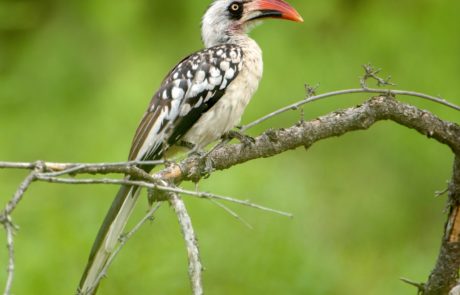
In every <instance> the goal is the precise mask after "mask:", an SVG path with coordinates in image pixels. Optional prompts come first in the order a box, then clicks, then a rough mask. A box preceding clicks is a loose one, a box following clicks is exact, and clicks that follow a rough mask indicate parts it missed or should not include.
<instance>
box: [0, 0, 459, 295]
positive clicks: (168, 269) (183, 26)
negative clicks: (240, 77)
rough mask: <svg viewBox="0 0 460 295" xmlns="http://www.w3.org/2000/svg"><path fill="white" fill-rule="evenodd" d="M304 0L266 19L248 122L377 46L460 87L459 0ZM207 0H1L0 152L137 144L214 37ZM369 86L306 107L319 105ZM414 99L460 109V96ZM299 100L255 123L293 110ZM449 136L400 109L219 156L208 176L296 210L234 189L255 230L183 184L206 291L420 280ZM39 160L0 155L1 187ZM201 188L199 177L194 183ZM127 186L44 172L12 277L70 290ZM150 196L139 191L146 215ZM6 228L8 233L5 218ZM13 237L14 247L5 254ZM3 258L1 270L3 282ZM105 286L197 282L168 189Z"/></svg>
mask: <svg viewBox="0 0 460 295" xmlns="http://www.w3.org/2000/svg"><path fill="white" fill-rule="evenodd" d="M291 3H292V4H293V5H294V6H295V7H296V8H297V9H298V11H299V12H300V13H301V14H302V16H303V17H304V19H305V23H303V24H296V23H291V22H283V21H277V20H270V21H266V22H265V24H264V25H263V26H261V27H258V28H256V29H255V30H254V32H253V33H252V36H253V37H254V38H255V39H256V40H257V41H258V42H259V44H260V46H261V47H262V49H263V50H264V60H265V73H264V79H263V81H262V83H261V85H260V88H259V91H258V93H257V94H256V96H255V97H254V99H253V101H252V102H251V104H250V105H249V107H248V109H247V112H246V113H245V115H244V117H243V123H248V122H250V121H252V120H254V119H257V118H258V117H260V116H262V115H264V114H266V113H268V112H270V111H273V110H275V109H277V108H279V107H282V106H285V105H287V104H289V103H292V102H295V101H298V100H300V99H302V98H303V97H304V95H305V91H304V83H305V82H308V83H310V84H316V83H320V85H321V86H320V89H319V91H320V92H326V91H330V90H337V89H343V88H352V87H357V86H358V85H359V76H360V75H361V74H362V70H361V65H362V64H364V63H368V62H371V63H373V64H374V65H376V66H379V67H382V68H383V69H384V72H383V74H384V75H389V74H391V75H392V76H393V80H394V81H395V82H396V83H397V84H398V87H397V88H401V89H408V90H417V91H421V92H427V93H430V94H434V95H442V96H443V97H445V98H447V99H449V100H451V101H452V102H455V103H457V104H459V103H460V98H459V89H458V82H459V81H460V35H459V19H458V12H459V11H460V1H438V0H397V1H396V0H385V1H383V0H374V1H364V0H330V1H305V0H304V1H300V0H292V1H291ZM208 4H209V1H208V0H199V1H198V0H193V1H190V0H174V1H153V0H138V1H120V2H118V1H108V0H81V1H62V0H61V1H59V0H47V1H28V0H11V1H6V0H2V1H0V126H1V132H0V160H3V161H34V160H37V159H41V160H47V161H64V162H108V161H123V160H125V159H126V156H127V153H128V150H129V145H130V141H131V138H132V136H133V133H134V130H135V128H136V125H137V124H138V122H139V119H140V117H141V115H142V114H143V112H144V110H145V108H146V106H147V103H148V101H149V100H150V97H151V95H152V94H153V92H154V91H155V90H156V88H157V86H158V85H159V83H160V81H161V79H162V78H163V76H164V75H165V74H166V73H167V72H168V71H169V70H170V69H171V67H172V66H174V65H175V64H176V62H177V61H179V59H181V58H182V57H183V56H185V55H187V54H189V53H191V52H192V51H195V50H198V49H200V48H201V46H202V45H201V42H200V38H199V22H200V17H201V15H202V13H203V11H204V10H205V9H206V7H207V5H208ZM365 99H366V96H362V95H361V96H359V95H355V96H348V97H336V98H330V99H328V100H324V101H321V102H317V103H313V104H310V105H308V106H307V107H306V108H305V111H306V117H307V118H309V119H311V118H315V117H316V116H318V115H321V114H325V113H327V112H329V111H333V110H337V109H340V108H345V107H348V106H353V105H355V104H358V103H360V102H362V101H363V100H365ZM401 100H403V101H406V102H410V103H413V104H415V105H417V106H419V107H421V108H426V109H428V110H430V111H432V112H434V113H436V114H437V115H439V116H441V117H443V118H445V119H448V120H452V121H455V122H457V123H459V122H460V120H459V113H458V112H455V111H452V110H449V109H447V108H446V107H443V106H440V105H437V104H433V103H430V102H424V101H421V100H420V99H412V98H406V97H404V98H402V97H401ZM298 119H299V114H298V112H291V113H287V114H284V115H282V116H279V117H276V118H274V119H271V120H270V121H268V122H265V123H264V124H262V125H260V126H258V127H257V128H255V129H253V130H251V131H250V132H249V133H250V134H251V135H257V134H259V133H260V132H262V131H263V130H265V129H268V128H271V127H274V128H276V127H286V126H290V125H292V124H294V123H295V122H296V121H297V120H298ZM452 160H453V156H452V154H451V152H450V150H449V149H448V148H447V147H445V146H442V145H440V144H438V143H436V142H435V141H433V140H429V139H427V138H425V137H423V136H420V135H419V134H417V133H416V132H414V131H412V130H408V129H406V128H402V127H400V126H397V125H396V124H394V123H392V122H380V123H378V124H376V125H375V126H374V127H372V128H371V130H369V131H365V132H355V133H350V134H347V135H346V136H343V137H340V138H333V139H328V140H325V141H323V142H320V143H318V144H315V145H314V146H313V147H312V148H310V149H309V150H308V151H305V150H304V149H298V150H296V151H291V152H287V153H284V154H283V155H279V156H277V157H274V158H270V159H260V160H257V161H252V162H250V163H246V164H244V165H240V166H237V167H234V168H232V169H231V170H228V171H222V172H217V173H214V174H213V175H212V177H211V178H209V179H207V180H204V181H202V182H201V183H200V189H201V190H205V191H211V192H214V193H218V194H224V195H229V196H234V197H240V198H245V199H246V198H250V199H251V200H252V201H254V202H257V203H260V204H263V205H267V206H270V207H274V208H277V209H280V210H285V211H289V212H292V213H293V214H294V215H295V218H294V219H288V218H283V217H280V216H277V215H272V214H268V213H265V212H259V211H255V210H252V209H249V208H244V207H239V206H233V205H229V206H230V207H231V208H233V209H234V210H235V211H237V212H238V213H239V214H240V215H241V216H242V217H243V218H244V219H246V220H247V221H248V222H249V223H250V224H251V225H252V226H253V227H254V229H253V230H249V229H248V228H246V227H244V226H243V225H242V224H240V223H239V222H237V221H236V220H235V219H234V218H232V217H231V216H229V215H228V214H227V213H226V212H224V211H223V210H221V209H220V208H218V207H217V206H215V205H213V204H212V203H210V202H208V201H204V200H194V199H189V198H186V203H187V205H188V206H189V210H190V213H191V216H192V219H193V221H194V225H195V229H196V232H197V234H198V237H199V242H200V246H201V251H202V260H203V264H204V266H205V267H206V271H205V273H204V284H205V289H206V290H207V294H415V292H416V291H415V289H414V288H413V287H410V286H408V285H405V284H403V283H401V282H400V281H399V277H402V276H403V277H408V278H411V279H413V280H416V281H425V280H426V278H427V277H428V275H429V272H430V271H431V269H432V267H433V266H434V262H435V259H436V257H437V252H438V248H439V244H440V240H441V233H442V229H443V224H444V221H445V213H444V212H443V209H444V208H445V203H446V202H445V197H441V198H435V197H434V192H435V191H436V190H441V189H443V188H445V187H446V181H447V180H448V179H449V178H450V172H451V166H452ZM24 175H25V173H24V171H5V170H0V201H1V202H2V204H4V203H5V202H6V201H7V200H8V199H9V198H10V196H11V195H12V194H13V192H14V190H15V189H16V187H17V186H18V184H19V182H20V181H21V179H22V178H23V177H24ZM186 187H190V185H189V184H187V185H186ZM116 190H117V188H116V187H113V186H106V187H103V186H63V185H52V184H43V183H37V184H34V185H33V187H32V188H31V189H30V191H28V192H27V194H26V196H25V200H24V202H23V203H22V204H21V205H20V207H19V208H18V210H16V212H15V213H14V216H13V218H14V221H15V222H16V224H18V225H19V226H20V227H21V228H20V231H19V232H18V234H17V235H16V240H15V241H16V276H15V281H14V288H13V293H14V294H73V292H74V291H75V288H76V286H77V282H78V280H79V278H80V274H81V272H82V270H83V267H84V265H85V263H86V259H87V256H88V253H89V249H90V246H91V244H92V242H93V239H94V237H95V234H96V231H97V229H98V227H99V225H100V223H101V221H102V218H103V216H104V214H105V213H106V210H107V208H108V207H109V204H110V203H111V201H112V198H113V195H114V194H115V192H116ZM146 208H147V203H146V202H144V201H143V202H141V203H140V206H138V209H139V210H138V212H137V213H136V216H135V219H138V218H140V217H141V216H142V214H143V212H145V210H146ZM0 244H3V245H4V244H5V238H4V235H3V233H1V234H0ZM6 259H7V253H6V249H5V247H0V265H1V269H3V270H4V269H6ZM5 278H6V272H5V271H1V272H0V282H1V284H3V282H4V281H5ZM100 294H190V289H189V283H188V279H187V266H186V251H185V249H184V245H183V241H182V238H181V235H180V231H179V228H178V225H177V221H176V220H175V216H174V214H173V212H172V210H171V209H170V208H168V206H166V205H165V206H163V207H162V208H161V210H160V212H159V213H158V215H157V217H156V220H155V222H154V223H152V224H150V225H147V226H145V227H144V228H143V229H142V230H141V231H140V232H139V233H138V234H137V235H136V236H135V237H134V238H133V239H132V240H131V241H130V242H129V243H128V245H127V246H126V248H125V249H124V250H123V251H122V252H121V254H120V255H119V257H118V259H117V260H116V262H115V263H114V265H113V267H112V268H111V269H110V272H109V279H107V280H105V281H104V283H103V285H102V286H101V288H100Z"/></svg>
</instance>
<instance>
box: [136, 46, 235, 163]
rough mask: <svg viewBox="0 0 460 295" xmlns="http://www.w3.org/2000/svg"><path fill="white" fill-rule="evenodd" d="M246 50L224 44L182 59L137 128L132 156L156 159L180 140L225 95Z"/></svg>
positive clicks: (166, 79) (167, 77) (154, 98)
mask: <svg viewBox="0 0 460 295" xmlns="http://www.w3.org/2000/svg"><path fill="white" fill-rule="evenodd" d="M242 62H243V51H242V49H241V48H240V47H239V46H238V45H234V44H225V45H218V46H215V47H211V48H208V49H204V50H202V51H199V52H196V53H194V54H192V55H190V56H188V57H186V58H185V59H184V60H182V61H181V62H180V63H179V64H178V65H177V66H176V67H175V68H174V69H173V70H172V71H171V72H170V73H169V74H168V75H167V76H166V78H165V79H164V81H163V83H162V84H161V87H160V89H159V90H158V91H157V92H156V93H155V95H154V96H153V98H152V101H151V103H150V106H149V109H148V110H147V112H146V113H145V114H144V116H143V118H142V120H141V123H140V124H139V127H138V129H137V131H136V134H135V136H134V139H133V143H132V146H131V151H130V155H129V159H130V160H144V161H148V160H154V159H158V158H160V157H161V155H162V153H163V151H164V150H166V148H167V147H169V146H171V145H173V144H175V143H176V142H178V141H179V140H180V139H181V138H182V137H183V136H184V135H185V134H186V133H187V131H188V130H189V129H190V128H191V127H192V126H193V124H194V123H196V122H197V121H198V119H200V117H201V116H202V115H203V114H204V113H206V112H207V111H208V110H209V109H210V108H212V107H213V106H214V105H215V104H216V102H217V101H219V99H220V98H221V97H222V96H223V95H224V93H225V90H226V88H227V87H228V85H229V84H230V83H231V82H232V81H233V80H234V79H235V78H236V76H237V75H238V73H239V72H240V70H241V68H242Z"/></svg>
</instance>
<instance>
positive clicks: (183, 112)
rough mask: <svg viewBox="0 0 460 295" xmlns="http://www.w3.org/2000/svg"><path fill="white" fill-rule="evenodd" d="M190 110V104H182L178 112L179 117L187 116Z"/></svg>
mask: <svg viewBox="0 0 460 295" xmlns="http://www.w3.org/2000/svg"><path fill="white" fill-rule="evenodd" d="M191 109H192V107H191V106H190V104H188V103H184V104H183V105H182V107H181V110H180V116H181V117H184V116H187V114H188V113H190V110H191Z"/></svg>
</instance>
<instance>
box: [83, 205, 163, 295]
mask: <svg viewBox="0 0 460 295" xmlns="http://www.w3.org/2000/svg"><path fill="white" fill-rule="evenodd" d="M160 206H161V203H157V204H155V205H154V206H152V208H150V210H149V211H148V212H147V214H146V215H145V216H144V217H143V218H142V219H141V220H140V221H139V222H138V223H137V224H136V225H135V226H134V227H133V228H132V229H131V230H130V231H129V232H127V233H126V234H124V235H122V236H121V237H120V244H118V246H117V248H116V249H115V250H114V251H113V253H112V254H111V255H110V257H109V259H108V260H107V263H106V264H105V265H104V267H103V268H102V270H101V272H100V273H99V275H98V276H97V278H96V281H95V283H94V285H95V286H98V285H99V283H100V281H101V280H102V279H103V278H104V277H105V276H106V274H107V270H108V269H109V267H110V266H111V265H112V263H113V260H114V259H115V257H116V256H117V255H118V253H119V252H120V251H121V250H122V249H123V247H124V246H125V245H126V243H127V242H128V240H130V239H131V238H132V236H133V235H134V234H135V233H137V232H138V231H139V230H140V229H141V227H142V226H143V225H144V224H145V223H147V221H149V220H152V218H153V215H154V214H155V212H157V210H158V209H159V208H160ZM93 288H94V287H93ZM93 288H90V289H89V290H88V291H87V293H88V294H91V292H92V291H93V290H92V289H93Z"/></svg>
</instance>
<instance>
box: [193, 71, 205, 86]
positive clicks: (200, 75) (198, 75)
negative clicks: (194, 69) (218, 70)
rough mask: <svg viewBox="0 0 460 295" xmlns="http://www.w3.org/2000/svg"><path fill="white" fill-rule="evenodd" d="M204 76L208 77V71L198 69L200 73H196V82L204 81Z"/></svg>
mask: <svg viewBox="0 0 460 295" xmlns="http://www.w3.org/2000/svg"><path fill="white" fill-rule="evenodd" d="M204 78H206V73H205V72H204V71H198V73H196V75H195V82H196V83H202V82H203V81H204Z"/></svg>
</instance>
